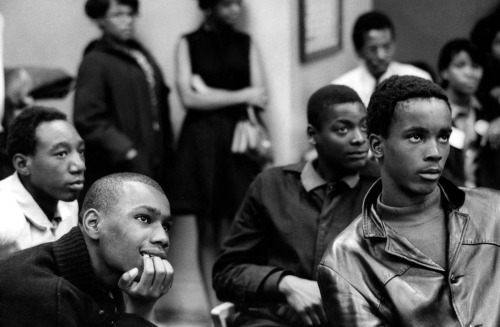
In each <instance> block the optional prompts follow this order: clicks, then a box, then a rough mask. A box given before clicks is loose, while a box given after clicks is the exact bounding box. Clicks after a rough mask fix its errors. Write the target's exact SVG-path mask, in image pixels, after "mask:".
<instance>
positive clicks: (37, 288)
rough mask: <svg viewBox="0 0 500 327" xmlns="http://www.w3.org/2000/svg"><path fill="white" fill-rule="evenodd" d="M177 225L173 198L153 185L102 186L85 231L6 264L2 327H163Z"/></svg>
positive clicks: (127, 176) (126, 177) (104, 181)
mask: <svg viewBox="0 0 500 327" xmlns="http://www.w3.org/2000/svg"><path fill="white" fill-rule="evenodd" d="M171 224H172V220H171V217H170V206H169V203H168V200H167V197H166V196H165V194H164V192H163V190H162V189H161V187H160V186H159V185H158V184H157V183H156V182H155V181H153V180H152V179H150V178H149V177H146V176H143V175H139V174H132V173H121V174H114V175H109V176H106V177H103V178H101V179H99V180H98V181H96V182H95V183H94V184H93V185H92V186H91V187H90V189H89V191H88V193H87V194H86V196H85V199H84V201H83V205H82V211H81V213H80V218H79V223H78V226H77V227H74V228H73V229H71V230H70V231H69V232H68V233H67V234H65V235H64V236H62V237H61V238H60V239H59V240H57V241H55V242H52V243H45V244H41V245H38V246H35V247H32V248H30V249H26V250H23V251H20V252H17V253H15V254H13V255H11V256H10V257H9V258H7V259H5V260H3V261H0V325H1V326H43V327H45V326H47V327H49V326H65V327H77V326H81V327H89V326H121V327H124V326H155V325H154V324H153V323H152V321H153V320H154V316H153V313H154V307H155V304H156V302H157V300H158V299H159V298H160V297H161V296H162V295H164V294H165V293H167V292H168V290H169V289H170V287H171V285H172V281H173V273H174V272H173V269H172V266H171V265H170V263H169V262H168V261H167V260H166V257H167V250H168V247H169V237H168V230H169V228H170V226H171ZM122 291H123V292H124V293H125V294H127V297H128V300H127V303H126V304H125V303H124V301H123V296H122Z"/></svg>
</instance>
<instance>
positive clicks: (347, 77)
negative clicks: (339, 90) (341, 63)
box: [331, 65, 363, 86]
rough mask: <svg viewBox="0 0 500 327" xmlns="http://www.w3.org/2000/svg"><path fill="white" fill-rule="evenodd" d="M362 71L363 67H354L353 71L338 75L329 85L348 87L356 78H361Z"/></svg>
mask: <svg viewBox="0 0 500 327" xmlns="http://www.w3.org/2000/svg"><path fill="white" fill-rule="evenodd" d="M362 70H363V66H362V65H358V66H356V67H354V68H353V69H351V70H349V71H347V72H345V73H344V74H342V75H340V76H339V77H337V78H336V79H334V80H333V81H332V82H331V84H340V85H347V86H349V84H350V83H352V81H353V80H354V79H357V78H359V77H360V76H361V73H362Z"/></svg>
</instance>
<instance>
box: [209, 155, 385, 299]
mask: <svg viewBox="0 0 500 327" xmlns="http://www.w3.org/2000/svg"><path fill="white" fill-rule="evenodd" d="M377 176H378V167H377V165H376V164H375V163H374V162H371V161H369V162H368V163H367V165H366V166H365V167H364V168H363V169H362V170H361V171H360V173H359V175H356V176H350V177H348V178H346V179H345V180H341V181H338V182H336V183H327V182H326V181H324V180H323V179H322V178H321V177H320V176H319V175H318V174H317V172H316V171H315V169H314V168H313V165H312V164H311V163H307V164H304V163H299V164H294V165H290V166H285V167H276V168H272V169H268V170H265V171H264V172H262V173H261V174H260V175H258V176H257V178H256V179H255V181H254V182H253V184H252V185H251V186H250V189H249V191H248V193H247V195H246V197H245V200H244V201H243V204H242V206H241V207H240V210H239V212H238V214H237V215H236V218H235V221H234V222H233V225H232V229H231V232H230V235H229V237H228V238H227V239H226V242H225V244H224V247H223V251H222V253H221V255H220V257H219V258H218V260H217V261H216V263H215V265H214V270H213V273H214V288H215V290H216V292H217V295H218V297H219V299H221V300H227V301H232V302H236V303H238V304H241V305H243V306H246V307H252V306H255V305H257V306H262V305H265V303H273V304H276V303H280V302H283V301H284V298H283V297H282V296H281V295H280V294H279V291H278V287H277V284H278V280H279V278H280V277H281V276H282V275H283V273H288V274H293V275H295V276H297V277H300V278H305V279H309V280H315V279H316V278H315V275H316V267H317V265H318V263H319V261H320V259H321V257H322V255H323V252H324V250H325V248H326V247H327V245H328V243H329V242H330V241H331V240H332V239H333V238H334V237H335V236H337V235H338V234H339V233H340V232H341V231H342V230H343V229H344V228H345V227H346V226H347V225H349V224H350V223H351V221H352V220H353V219H354V217H356V215H358V214H359V213H360V212H361V204H362V200H363V197H364V195H365V193H366V191H367V190H368V188H369V187H370V185H371V184H372V183H373V182H374V181H375V180H376V178H377ZM264 284H265V285H268V287H266V286H264Z"/></svg>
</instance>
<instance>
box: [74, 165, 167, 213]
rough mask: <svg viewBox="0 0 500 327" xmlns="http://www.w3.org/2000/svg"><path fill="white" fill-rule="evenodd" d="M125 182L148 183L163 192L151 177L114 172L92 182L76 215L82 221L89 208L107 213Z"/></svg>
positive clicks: (121, 193) (120, 195)
mask: <svg viewBox="0 0 500 327" xmlns="http://www.w3.org/2000/svg"><path fill="white" fill-rule="evenodd" d="M127 182H137V183H142V184H145V185H149V186H151V187H153V188H154V189H156V190H157V191H158V192H160V193H162V194H165V192H164V191H163V189H162V187H161V186H160V184H158V183H157V182H155V181H154V180H153V179H151V178H149V177H147V176H145V175H141V174H136V173H116V174H111V175H107V176H104V177H102V178H100V179H98V180H97V181H96V182H94V183H93V184H92V185H91V186H90V188H89V190H88V191H87V194H86V195H85V199H84V200H83V204H82V209H81V211H80V215H79V217H78V221H79V223H81V222H82V219H83V215H84V214H85V212H86V211H87V210H89V209H95V210H97V211H100V212H103V213H109V210H110V209H113V208H114V206H115V205H116V203H118V201H119V199H120V198H121V197H122V195H123V192H124V190H123V185H124V184H125V183H127Z"/></svg>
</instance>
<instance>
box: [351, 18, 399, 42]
mask: <svg viewBox="0 0 500 327" xmlns="http://www.w3.org/2000/svg"><path fill="white" fill-rule="evenodd" d="M384 29H389V30H390V31H391V34H392V38H393V39H394V38H396V31H395V30H394V25H393V24H392V21H391V20H390V19H389V17H388V16H387V15H386V14H384V13H382V12H380V11H376V10H374V11H370V12H367V13H365V14H363V15H361V16H359V17H358V19H357V20H356V22H355V23H354V28H353V30H352V42H353V43H354V48H355V49H356V51H357V52H360V51H361V49H362V48H363V46H364V44H365V34H367V33H368V32H369V31H371V30H384Z"/></svg>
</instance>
